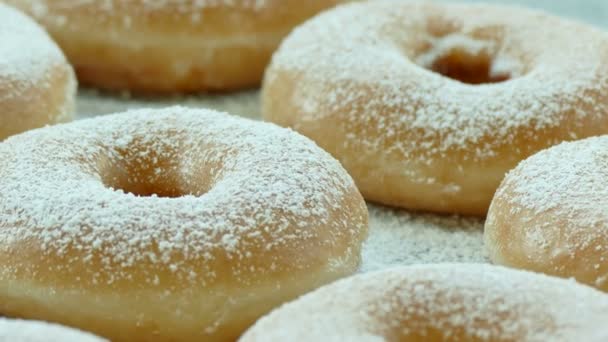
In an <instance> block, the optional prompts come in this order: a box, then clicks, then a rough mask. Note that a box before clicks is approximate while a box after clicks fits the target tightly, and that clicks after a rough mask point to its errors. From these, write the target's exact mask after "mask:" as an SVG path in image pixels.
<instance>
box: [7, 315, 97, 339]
mask: <svg viewBox="0 0 608 342" xmlns="http://www.w3.org/2000/svg"><path fill="white" fill-rule="evenodd" d="M0 341H6V342H9V341H10V342H49V341H57V342H59V341H61V342H104V341H106V342H107V340H104V339H102V338H99V337H96V336H93V335H91V334H89V333H85V332H82V331H78V330H75V329H70V328H66V327H62V326H60V325H56V324H49V323H46V322H38V321H23V320H15V319H6V318H0Z"/></svg>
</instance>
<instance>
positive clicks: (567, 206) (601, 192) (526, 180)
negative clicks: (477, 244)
mask: <svg viewBox="0 0 608 342" xmlns="http://www.w3.org/2000/svg"><path fill="white" fill-rule="evenodd" d="M606 180H608V136H601V137H594V138H588V139H585V140H580V141H576V142H570V143H562V144H560V145H557V146H554V147H552V148H549V149H547V150H543V151H541V152H539V153H537V154H535V155H533V156H532V157H530V158H528V159H526V160H524V161H523V162H521V163H520V164H519V165H518V166H517V168H515V169H514V170H512V171H511V172H509V173H508V174H507V176H506V177H505V179H504V181H503V184H502V185H501V186H500V188H499V189H498V191H497V192H496V196H495V198H494V201H493V204H492V208H491V210H490V212H489V214H488V221H487V223H486V224H487V225H488V227H490V229H491V230H489V231H488V237H487V238H488V239H489V240H495V239H496V238H495V237H494V236H498V235H502V234H505V233H506V232H510V233H509V234H521V235H522V236H525V239H524V238H522V239H517V240H515V241H505V242H504V243H502V244H501V246H500V249H505V250H504V251H496V253H500V254H509V255H511V254H519V253H524V254H525V256H526V257H527V258H528V259H527V260H529V263H530V264H531V265H533V266H534V267H537V268H539V269H542V270H543V271H544V272H549V273H552V274H553V273H556V274H559V275H562V276H573V277H576V278H577V279H580V280H581V281H585V282H588V283H590V284H592V285H594V286H597V287H600V288H602V289H604V288H606V280H607V278H606V272H607V271H606V265H607V262H608V250H606V248H605V247H606V241H608V211H607V210H606V208H608V187H607V186H606ZM497 213H498V215H499V216H497ZM498 217H499V218H498ZM497 219H498V220H499V221H498V222H499V223H500V224H497V221H496V220H497ZM504 220H509V222H508V223H507V222H502V221H504ZM522 244H523V246H521V245H522ZM492 247H493V248H497V246H492ZM532 256H537V257H532ZM504 258H505V257H501V259H504Z"/></svg>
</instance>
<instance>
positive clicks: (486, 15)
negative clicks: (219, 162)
mask: <svg viewBox="0 0 608 342" xmlns="http://www.w3.org/2000/svg"><path fill="white" fill-rule="evenodd" d="M545 28H547V29H545ZM607 37H608V35H607V34H606V33H603V32H600V31H599V30H596V29H594V28H591V27H589V26H585V25H584V24H579V23H576V22H572V21H569V20H566V19H559V18H556V17H553V16H550V15H546V14H543V13H539V12H534V11H529V10H524V9H518V8H509V7H500V6H491V5H481V4H480V5H476V4H439V3H437V4H433V3H428V2H411V1H382V0H380V1H369V2H361V3H353V4H348V5H344V6H340V7H338V8H336V9H334V10H330V11H328V12H325V13H323V14H321V15H319V16H317V17H316V18H314V19H312V20H310V21H309V22H307V23H306V24H304V25H302V26H301V27H299V28H298V29H296V30H294V32H293V33H292V34H291V35H290V36H289V37H288V38H287V39H286V40H285V41H284V43H283V44H282V46H281V48H280V49H279V50H278V51H277V53H276V54H275V55H274V57H273V61H272V63H271V66H270V67H269V69H268V71H267V73H266V77H265V81H264V85H263V94H262V101H263V115H264V118H265V119H266V120H268V121H272V122H275V123H278V124H280V125H282V126H289V127H293V128H294V129H296V130H297V131H299V132H300V133H303V134H304V135H306V136H308V137H310V138H312V139H313V140H315V141H316V142H317V143H318V144H319V145H320V146H321V147H323V148H324V149H325V150H327V151H329V152H330V153H331V154H333V155H334V156H335V157H336V158H338V159H339V160H340V161H341V162H342V164H343V165H344V167H345V168H346V169H347V170H348V171H349V173H350V174H351V175H352V176H353V178H354V179H355V181H356V182H357V185H358V186H359V189H360V190H361V192H362V194H363V196H364V197H366V198H367V199H369V200H372V201H377V202H381V203H384V204H389V205H395V206H401V207H406V208H411V209H421V210H431V211H438V212H450V213H464V214H479V215H482V214H485V213H486V212H487V209H488V207H489V205H490V201H491V199H492V196H493V194H494V192H495V190H496V188H497V187H498V185H499V183H500V181H501V180H502V178H503V177H504V174H505V173H506V171H508V170H510V169H511V168H513V167H515V165H517V163H518V162H519V161H520V160H522V159H525V158H526V157H528V156H530V155H531V154H533V153H534V152H537V151H539V150H541V149H543V148H546V147H548V146H551V145H553V144H556V143H558V142H561V141H564V140H573V139H579V138H585V137H588V136H593V135H598V134H603V133H608V116H606V115H605V113H606V112H608V107H607V104H608V65H607V64H606V63H605V61H606V60H608V38H607Z"/></svg>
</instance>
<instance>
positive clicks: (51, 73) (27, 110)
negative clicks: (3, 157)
mask: <svg viewBox="0 0 608 342" xmlns="http://www.w3.org/2000/svg"><path fill="white" fill-rule="evenodd" d="M75 96H76V78H75V76H74V71H73V70H72V67H71V66H70V65H69V64H68V62H67V61H66V59H65V57H64V55H63V53H62V52H61V50H60V49H59V47H57V45H56V44H55V42H53V40H52V39H51V38H50V37H49V35H48V34H47V33H46V32H45V31H44V29H42V28H41V27H40V26H39V25H38V24H37V23H36V22H34V20H32V19H31V18H29V17H28V16H26V15H25V14H23V13H21V12H20V11H18V10H17V9H14V8H12V7H10V6H7V5H4V4H2V3H0V141H2V140H3V139H5V138H6V137H8V136H11V135H13V134H17V133H21V132H23V131H27V130H29V129H33V128H39V127H42V126H45V125H50V124H55V123H59V122H66V121H70V120H71V119H72V116H73V112H74V103H75Z"/></svg>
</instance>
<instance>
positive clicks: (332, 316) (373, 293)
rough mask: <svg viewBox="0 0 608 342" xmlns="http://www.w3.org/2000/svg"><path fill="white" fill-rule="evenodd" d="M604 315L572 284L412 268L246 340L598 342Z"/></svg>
mask: <svg viewBox="0 0 608 342" xmlns="http://www.w3.org/2000/svg"><path fill="white" fill-rule="evenodd" d="M607 312H608V297H606V295H605V294H603V293H601V292H599V291H596V290H594V289H592V288H589V287H586V286H581V285H579V284H577V283H575V282H573V281H570V280H565V279H559V278H550V277H547V276H544V275H540V274H534V273H528V272H523V271H517V270H513V269H507V268H502V267H497V266H490V265H483V264H435V265H415V266H410V267H397V268H391V269H388V270H383V271H379V272H372V273H367V274H363V275H359V276H356V277H351V278H348V279H345V280H341V281H338V282H335V283H333V284H330V285H328V286H325V287H323V288H321V289H320V290H318V291H316V292H313V293H310V294H307V295H304V296H303V297H301V298H300V299H298V300H297V301H295V302H291V303H288V304H286V305H284V306H282V307H281V308H279V309H278V310H276V311H274V312H273V313H272V314H270V315H269V316H266V317H264V318H262V319H261V320H260V321H258V323H257V324H256V326H254V328H253V329H252V330H250V331H249V332H248V334H246V335H245V338H244V341H252V340H255V341H279V340H281V339H282V338H288V339H290V340H293V339H296V340H302V341H306V340H318V339H322V340H327V341H342V340H349V341H370V340H373V339H372V337H375V338H377V339H380V338H383V337H388V336H392V337H393V338H394V337H396V336H399V335H400V333H402V332H407V331H410V332H415V331H422V330H426V331H429V330H431V331H436V332H438V333H440V334H441V335H442V336H444V337H449V336H454V335H457V336H460V335H461V334H462V332H463V330H464V331H466V332H467V333H468V334H466V335H465V336H469V338H476V339H479V340H482V341H485V340H498V339H500V340H503V339H504V340H525V341H570V340H575V339H581V340H585V341H594V342H595V341H597V342H599V341H605V338H606V337H608V329H607V328H606V325H605V322H606V319H608V314H607ZM463 313H465V314H463ZM406 328H407V329H408V330H404V329H406ZM452 334H454V335H452ZM501 337H502V338H501Z"/></svg>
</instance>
